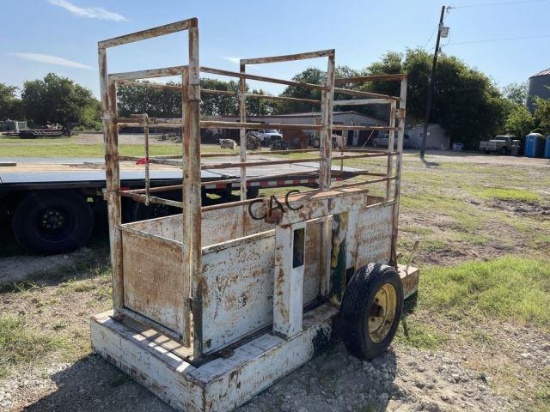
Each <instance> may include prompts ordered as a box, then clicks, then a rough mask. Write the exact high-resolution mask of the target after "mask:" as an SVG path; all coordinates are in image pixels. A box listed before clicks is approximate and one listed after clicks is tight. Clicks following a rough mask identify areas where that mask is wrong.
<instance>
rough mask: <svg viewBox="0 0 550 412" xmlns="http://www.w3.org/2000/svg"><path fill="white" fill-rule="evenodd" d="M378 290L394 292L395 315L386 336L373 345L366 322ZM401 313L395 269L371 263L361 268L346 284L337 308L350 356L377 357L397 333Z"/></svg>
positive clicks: (399, 293)
mask: <svg viewBox="0 0 550 412" xmlns="http://www.w3.org/2000/svg"><path fill="white" fill-rule="evenodd" d="M382 288H389V289H390V290H392V289H393V290H394V291H395V298H396V299H395V308H394V310H395V311H394V312H393V318H392V319H391V325H390V327H389V329H388V331H387V333H386V334H385V335H384V336H383V337H381V339H380V340H379V341H374V340H373V339H372V338H371V336H370V334H369V322H371V318H370V316H371V310H372V307H374V306H373V305H374V301H375V297H376V294H377V292H378V291H379V290H381V289H382ZM402 312H403V285H402V283H401V279H400V277H399V275H398V274H397V272H396V271H395V269H394V268H393V267H391V266H387V265H381V264H374V263H370V264H369V265H367V266H363V267H362V268H360V269H359V270H358V271H357V272H355V274H354V275H353V277H352V278H351V280H350V281H349V283H348V285H347V287H346V291H345V292H344V297H343V299H342V304H341V306H340V321H341V332H342V340H343V342H344V345H345V346H346V348H347V349H348V351H349V352H350V353H351V354H352V355H354V356H356V357H358V358H361V359H367V360H370V359H373V358H375V357H377V356H379V355H381V354H382V353H384V352H385V351H386V350H387V348H388V347H389V345H390V344H391V342H392V340H393V337H394V336H395V333H396V332H397V327H398V325H399V320H400V319H401V313H402ZM386 322H387V321H386Z"/></svg>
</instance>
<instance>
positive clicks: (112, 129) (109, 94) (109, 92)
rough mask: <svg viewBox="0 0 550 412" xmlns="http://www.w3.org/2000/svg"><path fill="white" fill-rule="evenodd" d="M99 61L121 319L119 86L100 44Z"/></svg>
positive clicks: (116, 300)
mask: <svg viewBox="0 0 550 412" xmlns="http://www.w3.org/2000/svg"><path fill="white" fill-rule="evenodd" d="M98 60H99V74H100V92H101V119H102V121H103V142H104V147H105V177H106V189H107V191H106V200H107V201H108V212H109V239H110V246H111V266H112V271H113V277H112V282H113V311H114V317H115V318H116V317H119V316H120V311H121V309H122V307H123V306H124V279H123V271H122V234H121V232H120V230H119V229H118V227H119V225H120V224H121V223H122V218H121V207H120V205H121V201H120V196H119V194H118V192H119V190H120V169H119V165H118V128H117V126H116V123H115V119H116V117H117V105H116V84H115V83H114V82H109V78H108V75H107V50H106V49H105V47H102V46H99V45H98Z"/></svg>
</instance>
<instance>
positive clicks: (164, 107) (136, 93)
mask: <svg viewBox="0 0 550 412" xmlns="http://www.w3.org/2000/svg"><path fill="white" fill-rule="evenodd" d="M167 84H168V85H169V86H180V84H178V83H173V82H169V83H167ZM117 98H118V110H119V114H120V116H122V117H128V116H130V115H132V114H147V115H148V116H150V117H166V118H174V117H181V91H179V90H175V89H166V88H156V87H154V85H153V86H151V83H150V82H148V81H144V82H139V83H135V84H124V85H121V86H120V87H119V88H118V90H117Z"/></svg>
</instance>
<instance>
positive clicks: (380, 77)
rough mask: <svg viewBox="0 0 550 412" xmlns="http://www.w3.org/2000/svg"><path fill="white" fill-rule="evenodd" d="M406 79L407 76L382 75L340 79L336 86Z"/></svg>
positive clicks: (336, 81)
mask: <svg viewBox="0 0 550 412" xmlns="http://www.w3.org/2000/svg"><path fill="white" fill-rule="evenodd" d="M406 78H407V75H406V74H381V75H376V76H355V77H339V78H337V79H336V80H335V84H346V83H365V82H375V81H401V80H403V79H406Z"/></svg>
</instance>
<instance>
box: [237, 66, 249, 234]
mask: <svg viewBox="0 0 550 412" xmlns="http://www.w3.org/2000/svg"><path fill="white" fill-rule="evenodd" d="M240 72H241V73H242V74H245V73H246V64H243V63H242V62H241V65H240ZM238 96H239V120H240V122H241V124H243V123H246V113H247V112H246V78H245V77H244V76H241V77H240V78H239V94H238ZM239 142H240V146H239V153H240V161H241V167H240V175H241V183H240V188H241V200H246V198H247V193H246V186H247V183H246V165H245V164H244V163H245V162H246V128H244V127H241V128H240V129H239ZM246 214H247V211H246V208H243V210H242V215H241V224H240V225H239V226H240V231H241V233H240V235H241V236H244V235H245V233H246V232H247V230H248V228H247V227H246V225H247V222H248V219H247V216H246Z"/></svg>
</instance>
